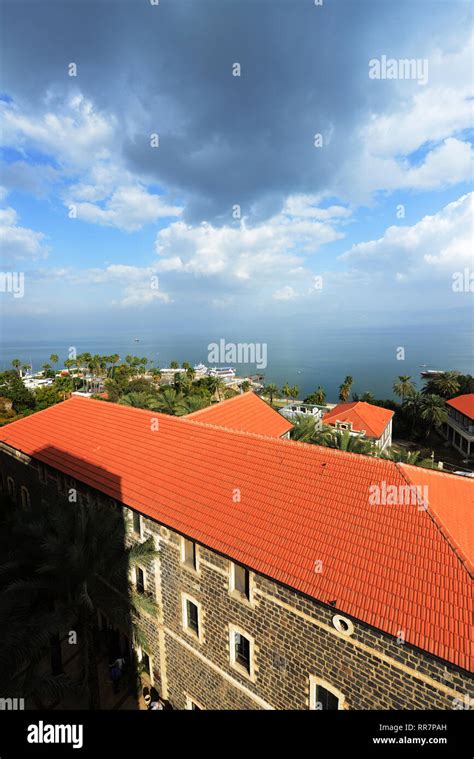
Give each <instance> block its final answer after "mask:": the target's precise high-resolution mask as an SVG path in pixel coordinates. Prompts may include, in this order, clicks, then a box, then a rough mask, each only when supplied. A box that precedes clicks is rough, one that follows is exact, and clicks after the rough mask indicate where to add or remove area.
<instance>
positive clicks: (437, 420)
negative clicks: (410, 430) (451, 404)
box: [420, 395, 448, 437]
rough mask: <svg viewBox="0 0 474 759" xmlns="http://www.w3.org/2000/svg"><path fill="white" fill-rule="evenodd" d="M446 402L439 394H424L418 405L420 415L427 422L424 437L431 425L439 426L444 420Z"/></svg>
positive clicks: (445, 417)
mask: <svg viewBox="0 0 474 759" xmlns="http://www.w3.org/2000/svg"><path fill="white" fill-rule="evenodd" d="M447 416H448V413H447V411H446V403H445V401H444V399H443V398H440V396H439V395H424V396H423V400H422V402H421V406H420V417H421V418H422V419H423V420H424V421H425V422H426V423H427V431H426V437H429V434H430V432H431V429H432V428H433V427H440V426H441V424H443V422H445V421H446V419H447Z"/></svg>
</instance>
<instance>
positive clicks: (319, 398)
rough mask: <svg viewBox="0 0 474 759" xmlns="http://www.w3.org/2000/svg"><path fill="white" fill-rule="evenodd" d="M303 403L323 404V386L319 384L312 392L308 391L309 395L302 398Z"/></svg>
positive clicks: (324, 398)
mask: <svg viewBox="0 0 474 759" xmlns="http://www.w3.org/2000/svg"><path fill="white" fill-rule="evenodd" d="M304 403H314V404H316V406H324V404H325V403H326V392H325V390H324V388H323V387H321V385H319V387H317V388H316V390H315V391H314V393H310V395H308V396H307V398H305V399H304Z"/></svg>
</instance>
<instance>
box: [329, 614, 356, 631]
mask: <svg viewBox="0 0 474 759" xmlns="http://www.w3.org/2000/svg"><path fill="white" fill-rule="evenodd" d="M332 623H333V625H334V627H335V628H336V630H337V631H338V632H341V633H344V635H352V634H353V633H354V625H353V624H352V622H351V620H350V619H348V618H347V617H343V616H341V615H340V614H335V615H334V617H333V618H332Z"/></svg>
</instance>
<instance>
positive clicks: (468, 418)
mask: <svg viewBox="0 0 474 759" xmlns="http://www.w3.org/2000/svg"><path fill="white" fill-rule="evenodd" d="M446 404H447V406H448V418H447V420H446V422H445V423H444V424H443V428H442V431H443V434H444V436H445V437H446V439H447V440H449V442H450V443H451V445H452V446H453V447H454V448H457V450H458V451H460V452H461V453H464V454H465V456H466V458H467V459H468V458H470V457H471V455H472V454H473V453H474V393H467V394H466V395H458V396H457V398H452V399H451V400H450V401H446Z"/></svg>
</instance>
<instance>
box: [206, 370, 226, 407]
mask: <svg viewBox="0 0 474 759" xmlns="http://www.w3.org/2000/svg"><path fill="white" fill-rule="evenodd" d="M207 379H208V383H207V384H208V388H209V391H210V393H211V395H213V396H215V395H217V398H218V399H219V400H220V401H221V400H222V393H223V392H224V389H225V383H224V382H223V380H222V379H221V378H220V377H214V376H211V377H208V378H207Z"/></svg>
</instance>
